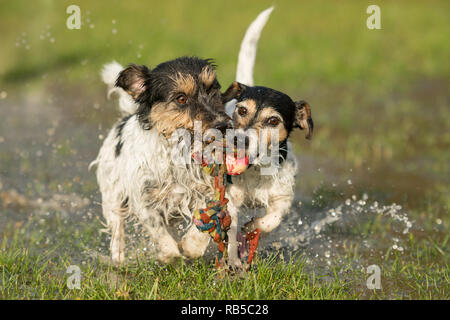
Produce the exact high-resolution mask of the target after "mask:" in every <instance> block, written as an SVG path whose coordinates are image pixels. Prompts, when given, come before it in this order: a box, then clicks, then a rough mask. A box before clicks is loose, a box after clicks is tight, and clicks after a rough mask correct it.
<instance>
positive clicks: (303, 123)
mask: <svg viewBox="0 0 450 320" xmlns="http://www.w3.org/2000/svg"><path fill="white" fill-rule="evenodd" d="M295 106H296V110H295V121H294V127H296V128H300V130H303V129H306V130H307V133H306V139H311V138H312V133H313V130H314V122H313V120H312V117H311V107H310V106H309V104H308V102H306V101H303V100H301V101H297V102H295Z"/></svg>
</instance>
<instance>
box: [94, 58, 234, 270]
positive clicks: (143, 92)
mask: <svg viewBox="0 0 450 320" xmlns="http://www.w3.org/2000/svg"><path fill="white" fill-rule="evenodd" d="M102 75H103V80H104V81H105V82H106V83H107V84H108V85H109V92H111V91H114V92H116V93H118V94H119V104H120V106H121V109H122V112H123V113H124V114H127V115H126V116H125V117H124V118H123V119H121V120H120V121H119V122H118V123H116V124H115V125H114V126H113V128H112V129H111V131H110V132H109V134H108V136H107V138H106V139H105V141H104V143H103V146H102V147H101V149H100V152H99V154H98V157H97V159H96V160H95V161H94V162H93V165H97V180H98V183H99V186H100V191H101V193H102V208H103V215H104V217H105V219H106V222H107V226H108V228H109V230H110V231H111V245H110V248H111V257H112V260H113V261H114V262H117V263H119V262H121V261H123V260H124V258H125V252H124V249H125V232H124V230H125V228H124V223H125V218H126V217H127V216H128V215H134V216H135V217H136V218H137V220H138V221H139V222H140V223H141V225H142V226H143V227H144V229H145V230H146V231H147V233H148V234H149V235H150V237H151V241H153V242H154V243H155V244H156V251H157V258H158V259H159V260H160V261H162V262H168V261H170V260H171V259H172V258H174V257H180V256H181V255H182V253H183V255H185V256H187V257H198V256H201V255H202V254H203V252H204V250H205V249H206V247H207V246H208V242H209V236H208V235H204V234H201V233H200V232H199V231H198V230H197V229H196V228H195V226H192V227H191V228H190V229H189V230H188V232H187V233H186V234H185V235H184V236H183V238H182V239H181V242H180V243H177V242H176V241H175V240H174V239H173V237H172V236H171V235H170V234H169V232H168V231H167V228H166V227H167V224H168V223H169V220H170V218H171V217H176V216H180V215H181V216H182V215H184V216H185V217H186V219H189V220H190V219H191V212H192V211H193V210H194V209H197V208H201V207H204V206H205V205H206V199H209V198H212V197H213V195H214V189H213V186H212V181H211V178H210V177H209V176H207V175H206V174H204V173H203V171H202V170H201V167H200V166H199V165H191V164H184V163H178V164H176V165H175V164H174V161H173V158H172V155H173V152H174V151H177V150H175V149H176V148H177V146H178V142H179V141H178V139H172V138H171V137H172V134H173V133H174V132H175V131H176V130H177V129H186V130H188V131H189V132H193V131H194V125H195V123H194V121H196V120H198V121H201V122H202V128H201V130H202V132H204V131H205V130H207V129H209V128H217V129H219V130H222V131H223V130H225V129H226V128H227V127H229V125H230V123H229V117H228V116H227V115H226V114H225V113H224V108H223V103H222V100H221V93H220V85H219V82H218V81H217V79H216V75H215V71H214V66H213V65H212V64H211V62H210V61H209V60H202V59H199V58H195V57H183V58H178V59H175V60H172V61H169V62H165V63H162V64H160V65H159V66H157V67H156V68H154V69H153V70H150V69H148V68H147V67H145V66H137V65H130V66H129V67H127V68H125V69H122V68H120V65H118V64H117V63H113V64H110V65H107V66H106V67H105V69H104V70H103V73H102ZM127 96H128V97H127ZM130 96H131V97H132V99H133V101H132V102H131V103H130V100H129V97H130ZM180 250H181V251H182V253H181V252H180Z"/></svg>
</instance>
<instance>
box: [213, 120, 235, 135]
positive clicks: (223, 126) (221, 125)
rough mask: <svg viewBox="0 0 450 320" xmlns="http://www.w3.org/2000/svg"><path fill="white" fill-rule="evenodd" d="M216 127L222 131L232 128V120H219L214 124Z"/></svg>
mask: <svg viewBox="0 0 450 320" xmlns="http://www.w3.org/2000/svg"><path fill="white" fill-rule="evenodd" d="M214 128H215V129H217V130H220V131H221V132H222V133H225V132H226V130H227V129H231V128H232V125H231V123H230V121H223V122H219V123H217V124H216V125H215V126H214Z"/></svg>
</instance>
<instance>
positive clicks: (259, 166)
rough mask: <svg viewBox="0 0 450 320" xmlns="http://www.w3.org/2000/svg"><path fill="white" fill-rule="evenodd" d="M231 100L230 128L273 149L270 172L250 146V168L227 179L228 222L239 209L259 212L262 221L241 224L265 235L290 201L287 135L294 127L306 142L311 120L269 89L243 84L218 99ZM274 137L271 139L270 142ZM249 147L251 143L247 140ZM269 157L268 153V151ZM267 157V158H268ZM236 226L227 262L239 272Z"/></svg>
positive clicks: (301, 105) (303, 105)
mask: <svg viewBox="0 0 450 320" xmlns="http://www.w3.org/2000/svg"><path fill="white" fill-rule="evenodd" d="M232 99H236V106H235V109H234V113H233V124H234V128H235V129H237V130H241V131H242V133H243V135H244V136H245V137H246V138H247V137H248V135H246V134H247V133H249V132H250V131H252V132H253V133H254V134H255V136H256V139H255V140H254V141H256V143H257V144H258V145H259V147H261V145H265V146H268V148H269V149H270V146H271V145H275V146H277V147H278V150H276V151H277V156H276V159H275V161H276V164H275V168H274V169H275V170H271V171H269V172H268V173H264V171H263V169H265V168H266V169H267V168H268V167H271V166H272V165H273V162H264V161H260V157H261V156H262V155H261V154H260V153H259V151H260V150H261V149H260V148H252V147H251V146H249V148H250V149H252V150H255V151H256V153H255V154H254V155H250V159H251V160H250V163H252V166H251V167H250V168H248V169H247V171H246V172H245V173H244V174H242V175H240V176H236V177H234V178H233V184H231V185H230V187H229V188H228V190H227V191H228V197H229V199H230V202H229V205H228V209H229V212H230V215H231V218H232V221H235V222H236V221H237V220H238V217H239V209H240V208H241V207H247V208H265V209H266V214H265V215H264V216H263V217H260V218H257V219H254V220H252V221H251V222H250V223H247V224H246V225H245V228H244V230H245V231H246V232H248V231H251V230H255V229H256V228H259V229H260V230H261V231H262V232H270V231H272V230H273V229H275V228H276V227H278V226H279V224H280V223H281V221H282V219H283V217H284V216H285V215H286V214H288V213H289V211H290V208H291V204H292V201H293V199H294V188H295V176H296V174H297V162H296V158H295V155H294V154H293V153H292V152H291V151H290V147H289V141H288V139H289V136H290V134H291V132H292V131H293V130H294V129H295V128H299V129H300V130H306V138H307V139H311V137H312V133H313V128H314V124H313V120H312V117H311V108H310V106H309V104H308V103H307V102H305V101H298V102H294V101H293V100H292V99H291V98H290V97H289V96H288V95H286V94H284V93H282V92H279V91H277V90H274V89H270V88H266V87H260V86H255V87H252V86H246V85H243V84H241V83H238V82H234V83H233V84H232V85H231V86H230V87H229V88H228V90H227V91H226V92H225V93H224V95H223V100H224V102H227V101H229V100H232ZM273 139H276V141H272V140H273ZM249 144H251V142H249ZM269 151H270V153H271V152H272V151H273V150H269ZM272 156H273V154H272ZM236 233H237V229H236V228H231V232H230V234H229V239H230V246H229V247H230V249H229V254H230V257H229V258H230V264H231V265H232V266H233V267H237V268H239V267H240V266H241V260H240V259H239V257H238V256H237V246H238V243H237V241H236V240H234V239H236Z"/></svg>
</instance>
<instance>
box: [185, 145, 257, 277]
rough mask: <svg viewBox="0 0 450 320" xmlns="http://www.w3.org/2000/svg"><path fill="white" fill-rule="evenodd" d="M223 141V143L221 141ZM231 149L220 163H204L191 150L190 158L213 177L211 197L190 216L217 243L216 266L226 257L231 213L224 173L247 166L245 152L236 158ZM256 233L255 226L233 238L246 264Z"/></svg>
mask: <svg viewBox="0 0 450 320" xmlns="http://www.w3.org/2000/svg"><path fill="white" fill-rule="evenodd" d="M217 143H219V142H217ZM223 143H224V145H225V142H223ZM225 150H226V148H225ZM233 153H234V157H233V156H228V153H227V156H226V157H225V163H224V164H220V163H215V162H213V161H211V163H207V162H206V161H205V159H204V158H203V157H200V156H199V155H198V154H193V158H194V159H195V160H196V161H197V162H199V163H201V165H202V166H203V171H204V172H206V173H207V174H209V175H211V176H212V177H214V189H215V196H214V199H212V200H211V201H209V202H208V203H207V206H206V208H204V209H197V210H195V211H194V215H193V218H192V219H193V223H194V224H195V226H196V227H197V228H198V230H200V231H201V232H205V233H209V235H210V236H211V237H212V238H213V240H214V242H216V243H217V245H218V247H219V255H218V257H217V258H216V268H218V269H219V268H220V267H225V266H226V261H227V258H228V254H227V243H228V235H227V231H228V230H229V229H230V225H231V216H230V214H229V212H228V210H227V203H228V199H227V198H225V191H226V185H227V175H239V174H241V173H242V172H244V171H245V170H246V169H247V167H248V158H247V157H246V156H245V157H243V158H241V159H238V158H237V152H236V150H234V152H233ZM233 153H232V154H233ZM259 234H260V232H259V229H256V230H253V231H251V232H247V234H246V235H245V236H244V235H243V234H238V239H237V240H238V241H239V243H240V245H239V251H238V254H239V257H240V259H241V260H243V263H244V264H246V265H247V266H248V265H250V263H251V262H252V259H253V257H254V255H255V252H256V248H257V246H258V242H259ZM247 252H248V254H247Z"/></svg>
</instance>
